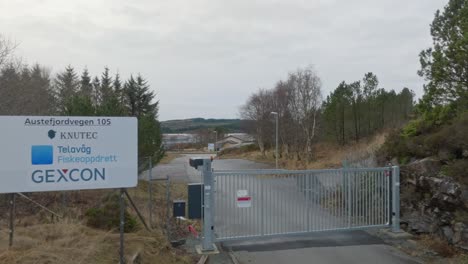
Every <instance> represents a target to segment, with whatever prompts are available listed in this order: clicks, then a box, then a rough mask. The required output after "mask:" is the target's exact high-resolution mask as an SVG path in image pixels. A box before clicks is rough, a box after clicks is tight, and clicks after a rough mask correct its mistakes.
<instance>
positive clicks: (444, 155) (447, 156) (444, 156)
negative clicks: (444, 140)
mask: <svg viewBox="0 0 468 264" xmlns="http://www.w3.org/2000/svg"><path fill="white" fill-rule="evenodd" d="M437 157H439V158H440V160H441V161H449V160H451V159H453V158H454V155H453V154H452V153H451V152H450V150H447V149H439V151H438V152H437Z"/></svg>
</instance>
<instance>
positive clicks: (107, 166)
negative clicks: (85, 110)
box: [0, 116, 138, 193]
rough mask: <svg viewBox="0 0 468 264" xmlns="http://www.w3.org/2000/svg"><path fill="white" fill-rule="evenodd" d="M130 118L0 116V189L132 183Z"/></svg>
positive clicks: (132, 128)
mask: <svg viewBox="0 0 468 264" xmlns="http://www.w3.org/2000/svg"><path fill="white" fill-rule="evenodd" d="M137 126H138V125H137V119H136V118H134V117H46V116H0V193H14V192H40V191H58V190H82V189H103V188H126V187H135V186H136V185H137V181H138V169H137V163H138V157H137V156H138V154H137V152H138V149H137V148H138V138H137V135H138V131H137V130H138V128H137Z"/></svg>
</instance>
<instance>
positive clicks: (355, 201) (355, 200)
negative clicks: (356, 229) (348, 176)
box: [352, 172, 359, 226]
mask: <svg viewBox="0 0 468 264" xmlns="http://www.w3.org/2000/svg"><path fill="white" fill-rule="evenodd" d="M357 180H358V179H357V174H356V172H353V195H354V197H353V219H352V220H353V226H356V224H357V222H358V220H359V219H358V210H357V209H358V190H357V185H358V182H357Z"/></svg>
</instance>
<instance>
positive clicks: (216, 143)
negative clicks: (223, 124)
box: [213, 130, 218, 155]
mask: <svg viewBox="0 0 468 264" xmlns="http://www.w3.org/2000/svg"><path fill="white" fill-rule="evenodd" d="M213 133H215V143H214V148H215V152H216V155H218V148H217V145H218V131H216V130H214V131H213Z"/></svg>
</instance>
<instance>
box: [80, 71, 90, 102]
mask: <svg viewBox="0 0 468 264" xmlns="http://www.w3.org/2000/svg"><path fill="white" fill-rule="evenodd" d="M80 94H81V95H82V96H85V97H89V98H90V100H91V97H92V94H93V86H92V84H91V76H90V75H89V72H88V69H87V68H85V69H84V70H83V73H82V74H81V81H80Z"/></svg>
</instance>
